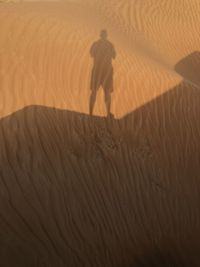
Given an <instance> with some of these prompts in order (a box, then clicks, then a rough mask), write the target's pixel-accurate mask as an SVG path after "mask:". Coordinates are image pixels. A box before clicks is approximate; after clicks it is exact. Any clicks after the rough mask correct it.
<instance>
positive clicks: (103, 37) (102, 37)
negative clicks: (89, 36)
mask: <svg viewBox="0 0 200 267" xmlns="http://www.w3.org/2000/svg"><path fill="white" fill-rule="evenodd" d="M100 37H101V39H102V40H106V39H107V37H108V33H107V31H106V30H105V29H104V30H101V31H100Z"/></svg>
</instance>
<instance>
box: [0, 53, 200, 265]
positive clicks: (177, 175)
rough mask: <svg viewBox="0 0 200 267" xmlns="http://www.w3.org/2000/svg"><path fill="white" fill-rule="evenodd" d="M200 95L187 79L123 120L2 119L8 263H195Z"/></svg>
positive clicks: (3, 250)
mask: <svg viewBox="0 0 200 267" xmlns="http://www.w3.org/2000/svg"><path fill="white" fill-rule="evenodd" d="M198 58H199V53H197V52H196V53H194V54H192V55H190V56H189V57H187V58H185V59H183V61H181V62H179V63H178V64H177V66H176V67H175V69H176V70H177V71H178V72H179V73H181V74H182V75H183V76H184V75H186V74H187V72H185V69H190V68H193V66H194V64H195V62H196V61H197V62H198V64H199V61H198V60H197V59H198ZM187 62H188V64H189V66H187ZM190 65H192V66H190ZM195 78H196V76H195ZM189 79H190V81H191V82H192V83H195V84H197V85H199V82H198V79H195V80H193V79H192V76H191V75H190V76H189V77H187V80H189ZM199 103H200V91H199V89H198V88H197V87H196V86H195V87H194V86H192V85H191V84H190V83H188V82H185V81H183V82H182V83H180V84H179V85H177V86H176V87H174V88H172V89H171V90H169V91H168V92H166V93H165V94H163V95H162V96H159V97H157V98H156V99H154V100H152V101H151V102H149V103H147V104H145V105H144V106H142V107H140V108H139V109H137V110H135V111H133V112H132V113H130V114H128V115H127V116H125V117H124V118H122V119H120V120H115V119H109V120H108V119H106V118H100V117H95V116H93V117H92V118H91V117H90V116H88V115H85V114H81V113H78V112H71V111H65V110H58V109H54V108H47V107H43V106H29V107H25V108H24V109H22V110H20V111H17V112H15V113H13V114H12V115H10V116H7V117H6V118H3V119H1V121H0V143H1V150H0V198H1V200H0V237H1V238H0V261H1V262H0V263H1V264H2V266H10V267H14V266H127V267H128V266H161V265H162V266H198V264H199V262H200V258H199V245H200V242H199V233H200V224H199V222H200V211H199V203H200V182H199V173H200V164H199V163H200V157H199V151H200V138H199V137H200V122H199V118H200V105H199ZM155 251H156V252H155ZM165 255H170V256H169V257H168V256H167V257H166V256H165ZM88 262H89V263H88ZM97 263H98V264H99V265H98V264H97ZM170 264H171V265H170Z"/></svg>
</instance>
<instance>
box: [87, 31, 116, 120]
mask: <svg viewBox="0 0 200 267" xmlns="http://www.w3.org/2000/svg"><path fill="white" fill-rule="evenodd" d="M90 55H91V57H92V58H93V59H94V64H93V69H92V75H91V82H90V90H91V95H90V101H89V114H90V115H92V114H93V109H94V105H95V102H96V94H97V90H98V89H99V88H100V87H102V88H103V90H104V98H105V104H106V111H107V116H108V117H109V116H110V115H111V113H110V109H111V93H112V92H113V66H112V60H113V59H115V57H116V52H115V49H114V46H113V44H112V43H111V42H110V41H108V40H107V31H106V30H102V31H101V32H100V39H99V40H98V41H96V42H94V43H93V44H92V46H91V48H90Z"/></svg>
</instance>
